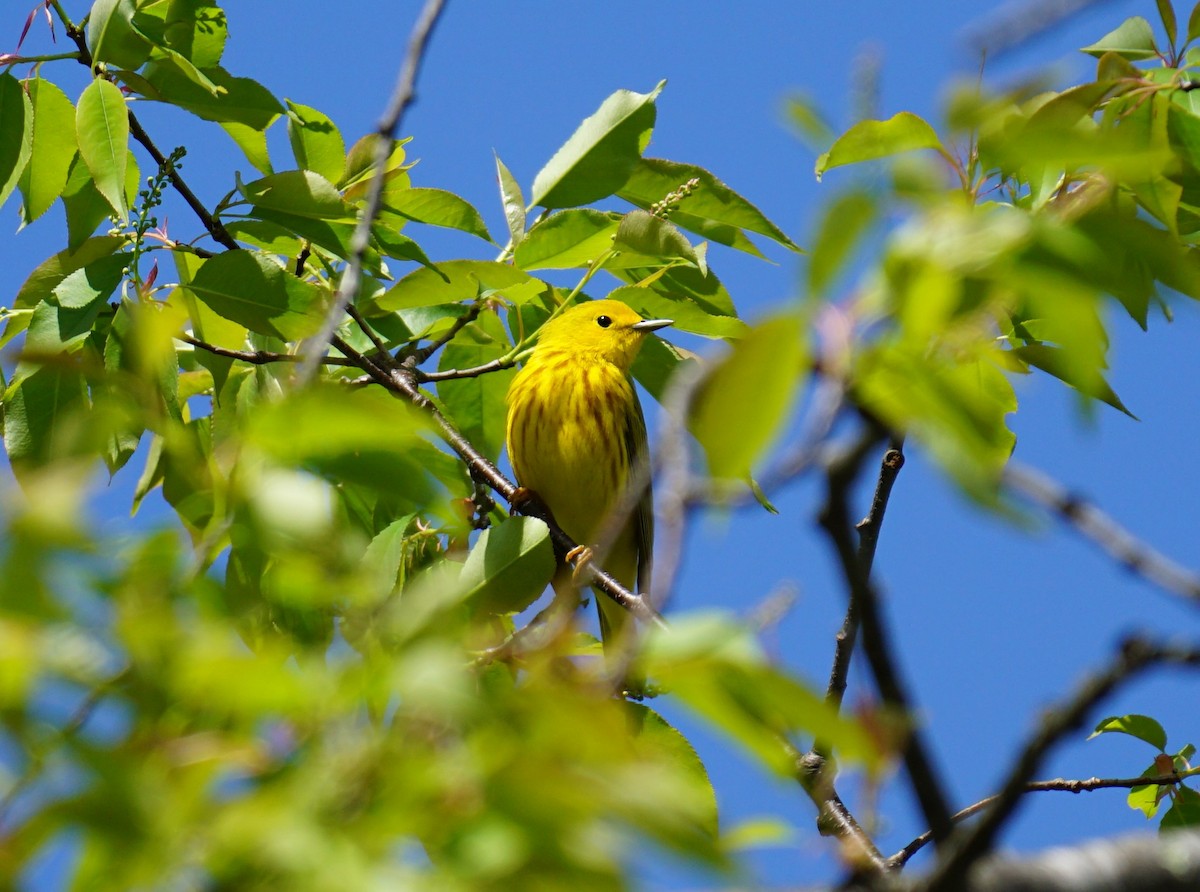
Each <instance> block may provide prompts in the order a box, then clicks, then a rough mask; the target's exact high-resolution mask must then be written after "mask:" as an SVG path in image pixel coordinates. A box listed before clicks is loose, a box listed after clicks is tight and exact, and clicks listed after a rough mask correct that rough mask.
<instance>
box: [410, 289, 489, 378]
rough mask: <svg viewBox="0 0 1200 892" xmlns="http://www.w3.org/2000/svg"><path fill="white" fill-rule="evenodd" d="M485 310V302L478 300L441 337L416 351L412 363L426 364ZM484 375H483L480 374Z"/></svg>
mask: <svg viewBox="0 0 1200 892" xmlns="http://www.w3.org/2000/svg"><path fill="white" fill-rule="evenodd" d="M482 309H483V302H482V301H479V300H476V301H475V302H474V303H473V304H471V306H469V307H468V308H467V311H466V312H465V313H463V314H462V315H461V316H459V317H458V318H457V319H455V320H454V323H453V324H452V325H451V326H450V328H449V329H447V330H446V331H445V332H444V333H443V334H442V335H441V336H440V337H437V338H434V339H433V340H432V341H430V342H429V343H428V344H426V345H425V346H424V347H422V348H421V349H420V350H414V351H413V354H412V362H413V364H414V365H420V364H421V363H423V362H425V361H426V360H427V359H429V357H431V356H433V354H435V353H437V352H438V351H439V350H441V349H442V348H443V347H445V346H446V345H447V344H448V343H450V341H452V340H453V339H454V336H455V335H456V334H458V333H459V332H460V331H462V330H463V329H464V328H466V327H467V326H468V325H470V324H471V323H472V322H474V321H475V320H476V319H478V318H479V313H480V311H481V310H482ZM480 374H482V373H480ZM459 377H464V378H465V377H471V376H467V375H459Z"/></svg>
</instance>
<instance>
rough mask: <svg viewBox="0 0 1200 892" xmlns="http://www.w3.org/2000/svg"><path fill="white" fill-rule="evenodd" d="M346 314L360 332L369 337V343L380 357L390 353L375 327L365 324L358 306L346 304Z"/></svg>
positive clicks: (365, 321)
mask: <svg viewBox="0 0 1200 892" xmlns="http://www.w3.org/2000/svg"><path fill="white" fill-rule="evenodd" d="M346 314H347V315H348V316H349V317H350V318H351V319H353V320H354V323H355V324H356V325H357V326H358V327H359V328H360V329H361V330H362V333H363V334H365V335H366V336H367V337H368V338H370V339H371V343H372V344H374V345H375V349H376V350H377V351H378V352H379V354H380V356H381V357H383V356H391V355H392V352H391V350H390V349H389V348H388V345H387V344H386V343H385V342H384V340H383V339H382V338H381V337H379V335H378V334H376V332H375V329H373V328H371V326H370V325H368V324H367V320H366V319H364V318H363V316H362V314H361V313H360V312H358V308H357V307H356V306H354V304H346Z"/></svg>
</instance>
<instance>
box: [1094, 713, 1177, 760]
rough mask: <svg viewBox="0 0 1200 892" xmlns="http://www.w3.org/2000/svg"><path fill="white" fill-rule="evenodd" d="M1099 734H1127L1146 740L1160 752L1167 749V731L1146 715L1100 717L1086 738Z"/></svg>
mask: <svg viewBox="0 0 1200 892" xmlns="http://www.w3.org/2000/svg"><path fill="white" fill-rule="evenodd" d="M1101 734H1128V735H1129V736H1130V737H1136V738H1137V739H1138V740H1144V741H1146V743H1148V744H1150V745H1151V746H1152V747H1154V748H1155V749H1157V750H1159V751H1160V752H1166V749H1167V732H1166V731H1164V730H1163V727H1162V725H1160V724H1159V723H1158V721H1157V720H1156V719H1153V718H1151V717H1150V716H1148V715H1116V716H1111V717H1109V718H1106V719H1101V720H1100V721H1099V722H1098V723H1097V724H1096V730H1094V731H1093V732H1092V733H1091V734H1090V735H1088V740H1091V739H1092V738H1093V737H1099V736H1100V735H1101Z"/></svg>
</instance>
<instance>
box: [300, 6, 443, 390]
mask: <svg viewBox="0 0 1200 892" xmlns="http://www.w3.org/2000/svg"><path fill="white" fill-rule="evenodd" d="M444 7H445V0H425V5H424V6H423V7H422V8H421V14H420V16H419V17H418V18H417V22H416V24H415V25H414V26H413V30H412V34H411V35H410V36H409V40H408V50H407V52H406V53H405V54H404V63H403V64H402V65H401V66H400V73H399V75H398V76H397V79H396V86H395V88H394V89H393V90H392V97H391V99H390V100H389V102H388V107H387V110H386V111H385V112H384V114H383V117H382V118H381V119H380V120H379V124H378V126H377V127H376V130H375V132H376V134H377V135H378V137H379V139H377V140H376V141H375V143H376V144H375V160H374V167H375V173H374V176H372V177H371V187H370V189H369V190H368V191H367V203H366V205H365V206H364V207H363V210H362V214H361V215H360V216H359V218H358V223H357V225H356V226H355V227H354V235H353V236H351V239H350V262H349V263H348V264H347V265H346V269H345V271H344V272H343V273H342V281H341V283H340V284H339V285H338V290H337V295H336V296H335V297H334V299H333V304H332V306H330V308H329V312H328V314H326V317H325V324H324V326H322V328H321V330H320V331H319V332H318V333H317V334H316V335H315V336H314V337H313V338H312V339H311V340H310V341H309V344H308V354H307V356H306V357H305V361H304V362H302V363H301V364H300V368H299V370H298V372H297V381H298V383H299V384H301V385H303V384H304V383H306V382H307V381H308V380H310V379H311V378H312V376H313V374H314V373H315V372H316V370H317V366H318V365H319V364H320V357H321V354H322V353H324V352H325V348H326V347H327V346H328V345H329V344H330V343H332V340H333V336H334V332H335V331H337V327H338V323H339V322H340V321H341V318H342V314H343V313H344V312H345V311H346V307H347V306H349V304H350V300H351V298H353V297H354V295H356V294H358V286H359V282H360V281H361V280H362V266H363V258H364V257H365V256H366V253H367V247H368V245H369V244H370V241H371V227H372V226H373V225H374V223H375V218H376V217H377V216H378V215H379V208H380V205H381V204H382V200H383V183H384V167H385V166H386V164H387V159H388V156H389V155H390V154H391V152H392V140H393V139H394V138H395V136H396V133H397V131H398V130H399V129H400V124H401V122H402V121H403V119H404V113H405V112H406V111H407V110H408V107H409V105H411V104H412V102H413V99H414V98H415V95H416V85H417V74H418V73H419V72H420V70H421V63H422V61H423V60H424V58H425V49H426V47H427V46H428V45H429V38H430V37H431V36H433V29H434V27H435V26H436V25H437V22H438V19H439V18H440V17H441V14H442V9H443V8H444Z"/></svg>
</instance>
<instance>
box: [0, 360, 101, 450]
mask: <svg viewBox="0 0 1200 892" xmlns="http://www.w3.org/2000/svg"><path fill="white" fill-rule="evenodd" d="M86 405H87V389H86V384H85V382H84V378H83V375H82V374H81V373H80V372H79V370H78V369H77V368H76V367H74V366H71V365H67V364H63V363H56V364H54V365H47V366H43V367H42V368H38V369H36V370H34V371H32V372H30V373H28V374H18V375H17V377H15V378H14V379H13V381H12V383H11V384H9V385H8V389H7V390H6V391H5V392H4V448H5V449H6V450H7V452H8V460H9V461H10V462H12V465H13V470H15V471H18V472H20V471H21V470H23V469H24V468H25V467H26V466H30V465H34V466H36V465H38V464H42V463H44V462H45V461H47V460H48V459H50V458H51V457H52V455H53V447H54V445H55V440H56V434H57V433H58V431H60V430H62V428H63V425H64V423H65V422H67V421H69V420H70V419H71V418H72V417H73V416H74V415H75V414H76V412H77V411H78V410H79V409H81V408H85V407H86Z"/></svg>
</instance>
